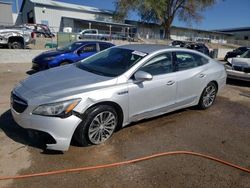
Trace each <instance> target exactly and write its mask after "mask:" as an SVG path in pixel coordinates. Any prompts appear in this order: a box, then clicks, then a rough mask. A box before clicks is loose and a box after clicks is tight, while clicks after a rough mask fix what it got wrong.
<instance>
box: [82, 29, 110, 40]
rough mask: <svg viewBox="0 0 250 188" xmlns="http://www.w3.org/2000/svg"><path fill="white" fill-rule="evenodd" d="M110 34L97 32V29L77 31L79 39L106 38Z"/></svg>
mask: <svg viewBox="0 0 250 188" xmlns="http://www.w3.org/2000/svg"><path fill="white" fill-rule="evenodd" d="M109 38H110V34H107V33H99V30H98V29H84V30H82V31H81V32H80V33H79V39H99V40H108V39H109Z"/></svg>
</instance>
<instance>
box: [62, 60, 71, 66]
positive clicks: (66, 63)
mask: <svg viewBox="0 0 250 188" xmlns="http://www.w3.org/2000/svg"><path fill="white" fill-rule="evenodd" d="M68 64H70V62H68V61H63V62H61V63H60V66H64V65H68Z"/></svg>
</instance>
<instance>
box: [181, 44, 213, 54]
mask: <svg viewBox="0 0 250 188" xmlns="http://www.w3.org/2000/svg"><path fill="white" fill-rule="evenodd" d="M184 47H185V48H188V49H193V50H196V51H199V52H201V53H203V54H206V55H207V56H209V49H208V48H207V46H206V45H205V44H203V43H187V44H186V45H185V46H184Z"/></svg>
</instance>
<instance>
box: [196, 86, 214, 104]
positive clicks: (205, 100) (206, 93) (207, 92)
mask: <svg viewBox="0 0 250 188" xmlns="http://www.w3.org/2000/svg"><path fill="white" fill-rule="evenodd" d="M217 90H218V88H217V86H216V84H215V83H213V82H210V83H209V84H208V85H207V86H206V88H205V89H204V90H203V92H202V94H201V97H200V101H199V104H198V107H199V108H200V109H207V108H209V107H210V106H212V104H213V103H214V101H215V98H216V94H217Z"/></svg>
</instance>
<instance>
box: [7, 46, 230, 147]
mask: <svg viewBox="0 0 250 188" xmlns="http://www.w3.org/2000/svg"><path fill="white" fill-rule="evenodd" d="M225 83H226V72H225V68H224V66H223V65H222V64H220V63H218V62H217V61H215V60H213V59H211V58H209V57H208V56H206V55H204V54H202V53H200V52H197V51H193V50H189V49H182V48H174V47H168V46H164V45H150V44H133V45H123V46H117V47H112V48H109V49H107V50H104V51H102V52H99V53H97V54H96V55H94V56H91V57H89V58H86V59H84V60H82V61H80V62H78V63H76V64H70V65H66V66H62V67H57V68H55V69H49V70H46V71H42V72H39V73H37V74H34V75H32V76H30V77H29V78H27V79H26V80H24V81H21V82H20V83H19V85H17V86H16V87H15V88H14V89H13V91H12V94H11V111H12V115H13V117H14V120H15V121H16V122H17V123H18V124H19V125H20V126H22V127H24V128H27V129H32V130H36V131H39V132H42V133H44V134H46V135H48V136H49V138H50V139H48V140H47V143H46V144H47V149H52V150H62V151H65V150H68V148H69V146H70V142H71V139H72V138H74V139H75V140H76V142H78V144H79V145H89V144H102V143H104V142H105V141H106V140H108V139H109V138H110V137H111V135H112V134H113V133H114V131H115V130H116V129H118V128H122V127H124V126H126V125H128V124H130V123H131V122H136V121H139V120H142V119H146V118H151V117H154V116H158V115H161V114H165V113H168V112H172V111H175V110H178V109H182V108H187V107H190V106H198V107H199V108H201V109H207V108H209V107H211V106H212V104H213V103H214V101H215V98H216V94H217V92H218V91H219V90H220V89H221V88H222V87H223V86H224V85H225Z"/></svg>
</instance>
